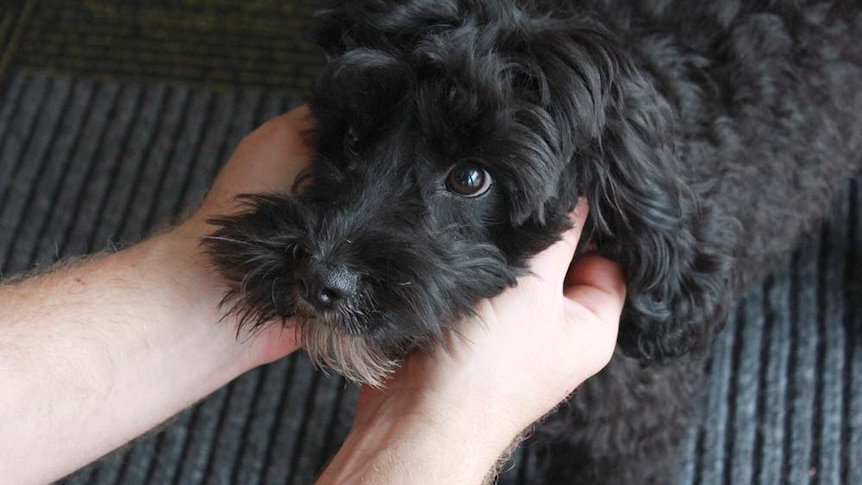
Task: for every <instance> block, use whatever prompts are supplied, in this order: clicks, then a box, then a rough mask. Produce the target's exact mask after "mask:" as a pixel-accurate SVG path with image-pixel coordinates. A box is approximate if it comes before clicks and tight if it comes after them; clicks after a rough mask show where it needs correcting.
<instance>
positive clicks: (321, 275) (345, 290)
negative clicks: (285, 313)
mask: <svg viewBox="0 0 862 485" xmlns="http://www.w3.org/2000/svg"><path fill="white" fill-rule="evenodd" d="M358 280H359V277H358V276H357V275H356V273H354V272H353V271H351V270H349V269H347V268H346V267H344V266H341V265H334V264H330V263H327V262H324V261H319V260H317V259H310V260H309V261H308V262H307V263H306V264H305V267H304V268H303V269H302V271H301V273H300V276H299V282H300V285H301V287H302V288H301V289H302V297H303V298H305V300H306V301H308V302H309V303H311V304H312V305H314V306H315V308H317V309H320V310H326V309H330V308H333V307H334V306H335V305H337V304H338V303H339V302H341V301H343V300H346V299H348V298H350V297H351V296H353V295H354V294H355V293H356V286H357V283H358Z"/></svg>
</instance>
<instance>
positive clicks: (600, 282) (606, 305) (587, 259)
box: [563, 254, 626, 323]
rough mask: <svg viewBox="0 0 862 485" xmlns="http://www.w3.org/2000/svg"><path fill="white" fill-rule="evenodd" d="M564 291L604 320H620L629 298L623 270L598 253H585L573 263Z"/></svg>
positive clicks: (569, 298) (572, 299)
mask: <svg viewBox="0 0 862 485" xmlns="http://www.w3.org/2000/svg"><path fill="white" fill-rule="evenodd" d="M563 293H564V295H565V297H566V298H567V299H568V300H570V301H572V302H573V303H576V304H578V305H580V306H581V307H584V308H586V309H587V310H588V311H590V312H591V313H593V314H594V315H596V316H598V317H599V319H600V320H601V321H603V322H606V323H612V322H613V323H618V322H619V319H620V315H621V314H622V311H623V305H625V300H626V283H625V275H624V273H623V269H622V267H621V266H620V265H619V264H617V263H615V262H613V261H611V260H609V259H606V258H603V257H601V256H599V255H596V254H590V255H586V256H584V257H583V258H581V259H579V260H578V261H576V262H575V264H574V265H573V266H572V268H571V270H570V271H569V274H568V275H567V277H566V286H565V288H564V290H563Z"/></svg>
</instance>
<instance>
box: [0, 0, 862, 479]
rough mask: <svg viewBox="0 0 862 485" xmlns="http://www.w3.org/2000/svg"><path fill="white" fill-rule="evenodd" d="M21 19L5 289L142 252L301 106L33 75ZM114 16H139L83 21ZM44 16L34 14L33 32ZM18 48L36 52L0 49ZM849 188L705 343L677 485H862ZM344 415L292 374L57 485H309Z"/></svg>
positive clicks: (5, 203)
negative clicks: (25, 274) (255, 136)
mask: <svg viewBox="0 0 862 485" xmlns="http://www.w3.org/2000/svg"><path fill="white" fill-rule="evenodd" d="M32 3H33V2H24V1H22V2H14V3H6V2H0V48H5V49H6V50H5V51H0V68H2V66H3V62H6V65H7V66H10V68H9V70H8V71H6V78H5V79H2V75H3V71H2V69H0V268H2V274H4V275H9V274H13V273H17V272H19V271H22V270H24V269H26V268H28V267H31V266H33V265H35V264H45V263H49V262H51V261H54V260H55V259H56V258H57V257H65V256H70V255H74V254H81V253H86V252H90V251H98V250H99V249H102V248H104V247H106V246H108V245H118V244H119V245H122V244H128V243H132V242H134V241H137V240H139V239H140V238H142V237H144V236H145V235H146V234H147V233H148V231H150V230H151V229H152V228H153V227H155V226H158V225H159V224H162V223H165V222H167V221H170V219H171V218H172V217H173V216H174V215H175V214H176V213H177V212H178V211H179V210H180V209H181V208H182V207H184V206H186V205H188V204H190V203H192V202H193V201H195V200H196V199H198V198H199V197H200V196H201V195H202V194H203V192H204V191H205V190H206V187H207V186H208V184H209V182H210V181H211V180H212V177H213V176H214V174H215V173H216V171H217V170H218V167H219V165H220V164H221V162H222V161H223V160H225V159H226V157H227V156H228V155H229V153H230V152H231V150H232V149H233V147H234V146H236V144H237V142H238V140H239V139H240V138H241V137H242V135H243V134H245V133H247V132H248V131H250V130H251V129H252V128H253V127H254V126H256V125H257V124H259V123H260V122H261V121H263V120H265V119H267V118H269V117H272V116H274V115H275V114H277V113H280V112H282V111H284V110H285V109H287V107H288V106H290V105H292V104H295V103H296V102H297V101H296V100H293V99H290V98H288V97H286V96H285V95H284V93H285V92H290V90H289V89H286V90H283V89H277V90H273V89H270V88H271V86H269V85H267V84H265V83H263V82H257V81H255V82H250V83H248V85H247V86H251V87H250V88H249V87H242V86H246V84H244V83H243V82H242V80H241V79H240V78H239V77H234V78H231V77H229V76H227V75H226V77H225V79H226V80H223V81H220V82H218V83H217V84H218V85H219V89H217V90H214V89H212V88H207V87H204V85H205V84H207V82H206V81H207V80H206V78H205V77H203V78H195V79H191V78H189V79H185V78H182V77H165V81H166V82H167V84H166V83H165V82H160V81H156V80H155V79H159V76H158V75H156V74H141V76H143V77H145V78H146V79H148V80H147V81H133V80H130V79H131V76H132V75H133V73H125V74H123V73H119V74H117V75H116V76H114V75H113V74H112V72H111V70H110V69H105V70H101V71H92V72H91V71H86V72H85V70H76V69H72V68H71V67H68V66H67V67H66V68H64V67H63V66H59V67H58V65H56V64H54V65H51V66H48V65H47V64H48V63H47V61H46V60H45V59H42V61H40V62H35V61H34V60H33V59H36V58H35V57H32V58H28V57H27V56H25V55H24V53H29V54H28V55H30V54H32V53H33V52H36V51H38V49H42V48H44V49H47V47H45V46H40V45H37V44H38V43H37V41H36V40H34V39H36V37H34V36H33V35H32V34H30V32H31V31H29V30H27V29H20V28H19V29H18V30H17V31H18V32H22V35H19V36H18V37H17V40H16V34H15V32H16V26H18V25H20V24H19V23H16V19H18V18H20V15H21V12H22V11H24V10H26V9H24V7H25V6H26V5H25V4H32ZM44 3H51V4H56V5H59V7H56V8H55V10H53V11H60V10H62V9H61V8H60V7H63V8H65V9H66V10H69V9H71V8H72V6H73V4H74V3H73V2H69V3H65V2H44ZM115 3H116V4H117V5H122V4H135V2H82V3H81V4H82V5H96V6H105V5H113V4H115ZM151 3H152V4H161V5H164V4H166V3H168V2H151ZM179 3H182V4H194V3H195V2H192V1H187V2H179ZM223 3H224V4H225V5H228V4H229V3H230V2H223ZM255 3H256V2H247V5H249V7H248V8H251V6H252V5H253V4H255ZM263 3H266V2H261V4H263ZM287 3H289V2H287ZM299 3H301V2H299ZM31 6H32V5H31ZM51 8H54V7H51ZM51 8H47V7H43V8H32V10H31V11H30V14H29V15H30V20H29V22H30V23H29V24H28V25H29V26H30V27H32V26H33V25H36V24H35V23H34V22H36V21H37V20H38V19H39V18H40V15H47V13H50V12H51V11H52V10H51ZM225 8H227V7H225ZM261 8H263V7H261ZM91 10H93V9H92V8H91ZM84 11H86V9H84ZM9 12H13V13H12V14H10V13H9ZM46 12H47V13H46ZM99 12H101V13H102V14H104V11H99ZM25 13H26V12H25ZM117 16H118V18H119V17H121V13H117ZM135 18H140V17H135ZM10 19H12V20H10ZM80 29H81V30H85V29H83V28H82V27H81V28H80ZM36 32H38V31H36ZM24 33H26V35H23V34H24ZM58 35H59V34H58ZM28 42H29V43H34V42H36V44H32V45H30V47H27V49H30V50H27V49H24V47H21V48H20V49H18V50H17V52H15V49H12V48H8V47H4V46H9V45H13V46H24V45H25V44H27V43H28ZM46 42H47V41H46ZM193 43H194V42H193ZM46 45H47V44H46ZM12 54H14V55H15V57H14V58H13V57H12ZM33 55H35V54H33ZM142 55H143V54H142ZM46 59H47V58H46ZM153 59H156V60H158V59H161V58H158V56H156V57H153ZM43 61H44V62H43ZM70 62H71V61H70ZM141 62H142V64H148V63H147V62H146V59H145V60H144V61H141ZM159 62H161V61H159ZM154 63H155V61H154ZM132 64H134V62H131V61H130V62H129V65H132ZM150 64H152V63H150ZM92 65H94V66H97V67H98V63H97V62H95V61H93V63H92ZM88 69H89V68H88ZM140 69H141V70H142V71H141V72H143V70H144V68H140ZM61 72H69V73H71V74H61ZM237 72H238V71H237ZM94 78H97V79H94ZM180 81H183V83H181V82H180ZM860 183H862V180H857V181H856V182H855V183H848V185H847V187H846V189H845V190H844V191H843V192H842V193H841V195H840V196H839V197H837V198H836V200H835V205H834V210H833V220H832V222H831V223H829V224H828V225H826V226H825V227H824V228H823V229H822V231H820V232H818V233H816V234H813V235H811V236H810V237H809V238H807V239H806V241H804V243H803V244H802V245H801V248H800V250H799V251H798V252H797V253H796V254H795V255H794V256H793V258H792V260H791V261H789V262H788V264H787V265H786V267H784V268H782V269H781V270H780V271H779V272H778V273H777V274H776V276H774V277H773V278H771V279H770V280H769V281H768V282H766V283H764V284H762V285H757V286H755V287H754V288H752V290H751V293H750V295H749V297H748V299H747V300H746V301H745V302H743V303H741V304H740V306H739V308H738V311H737V312H735V314H734V316H733V318H732V319H731V321H730V323H729V326H728V329H727V331H726V332H725V333H724V334H723V335H722V337H721V338H720V340H719V341H718V342H717V343H716V346H715V355H714V358H713V359H712V361H711V362H710V364H709V368H708V376H707V379H706V385H707V386H708V390H709V392H708V398H707V400H706V402H705V404H704V405H705V406H706V409H707V412H706V413H705V416H706V417H705V420H704V423H703V425H702V427H701V428H700V429H698V430H695V432H694V433H693V435H692V439H691V443H690V446H689V448H688V450H687V453H686V455H685V456H684V460H685V462H686V465H685V473H684V476H683V477H682V479H681V480H680V481H679V483H680V484H681V485H689V484H691V485H694V484H698V485H747V484H759V485H775V484H792V485H796V484H823V485H855V484H860V483H862V312H860V311H859V306H858V304H859V293H858V292H859V286H858V284H859V282H860V280H862V191H860ZM847 288H855V289H856V291H857V293H856V294H855V295H853V294H850V293H848V292H847V291H846V290H847ZM854 300H855V301H856V303H857V306H856V307H855V310H854V307H853V306H852V301H854ZM355 398H356V389H355V388H353V387H349V386H346V385H345V384H344V382H343V381H342V380H341V379H338V378H334V377H326V376H324V375H322V374H321V373H319V372H314V370H313V369H312V368H311V366H310V364H309V363H308V361H307V360H306V359H305V358H304V357H302V356H296V357H292V358H290V359H287V360H284V361H281V362H278V363H275V364H272V365H270V366H267V367H265V368H262V369H258V370H256V371H253V372H251V373H249V374H247V375H245V376H243V377H242V378H240V379H238V380H237V381H235V382H234V383H233V384H231V385H230V386H228V387H226V388H224V389H221V390H220V391H218V392H216V393H215V394H214V395H212V396H211V397H210V398H208V399H207V400H205V401H203V402H202V403H200V404H199V405H197V406H195V407H194V408H192V409H190V410H188V411H186V412H184V413H182V414H181V415H180V416H179V417H178V418H176V420H174V421H173V422H172V423H170V424H169V425H167V426H166V427H165V428H164V430H163V431H161V432H159V433H154V434H151V435H149V436H146V437H144V438H142V439H140V440H138V441H136V442H135V443H133V444H132V445H130V446H129V447H126V448H124V449H122V450H120V451H118V452H115V453H114V454H112V455H110V456H108V457H107V458H105V459H104V460H102V461H101V462H99V463H97V464H95V465H92V466H90V467H88V468H86V469H84V470H82V471H80V472H78V473H76V474H74V475H73V476H71V477H69V478H67V479H66V480H64V481H63V483H68V484H94V485H95V484H98V485H108V484H119V485H131V484H153V485H161V484H177V485H187V484H188V485H192V484H288V483H290V484H307V483H311V481H312V480H313V476H314V475H315V473H316V472H317V471H318V470H319V469H320V467H321V466H322V464H323V463H324V461H325V460H326V459H327V457H329V456H330V455H331V454H332V453H333V452H334V450H335V449H337V447H338V445H339V444H340V441H341V439H342V438H343V436H344V434H345V432H346V430H347V428H348V426H349V423H350V419H351V417H352V407H353V403H354V401H355ZM2 419H11V417H8V416H7V417H4V418H2ZM533 449H535V445H534V444H531V443H527V444H526V445H525V446H524V447H523V449H522V451H521V452H519V453H518V455H517V456H516V460H515V462H514V464H513V465H512V467H511V469H510V470H509V471H508V472H507V473H506V474H504V476H503V479H502V480H501V482H502V483H504V484H516V483H531V484H532V483H541V482H540V481H539V480H538V479H537V477H535V476H534V475H535V472H534V463H533V458H532V457H533V455H532V450H533ZM4 483H5V482H3V478H2V477H0V484H4ZM552 485H556V484H552ZM633 485H636V484H633Z"/></svg>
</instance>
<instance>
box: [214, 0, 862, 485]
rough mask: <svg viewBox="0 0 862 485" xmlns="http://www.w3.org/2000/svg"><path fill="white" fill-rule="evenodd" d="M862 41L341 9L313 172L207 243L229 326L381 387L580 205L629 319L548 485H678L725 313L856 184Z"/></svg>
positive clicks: (822, 25) (857, 28) (724, 6)
mask: <svg viewBox="0 0 862 485" xmlns="http://www.w3.org/2000/svg"><path fill="white" fill-rule="evenodd" d="M860 34H862V7H860V6H858V3H857V2H841V1H837V0H836V1H832V2H830V1H801V0H800V1H790V0H788V1H780V0H779V1H770V2H738V1H731V0H722V1H713V2H701V1H697V0H689V1H683V0H678V1H675V0H653V1H635V0H593V1H588V0H585V1H574V0H573V1H539V0H536V1H502V0H464V1H455V0H436V1H430V0H402V1H394V0H365V1H355V0H351V1H344V2H340V3H339V4H338V5H337V6H335V7H333V8H331V9H329V10H326V11H324V12H323V13H322V15H321V16H320V28H319V42H320V45H321V46H322V48H323V49H324V50H325V52H326V53H327V55H328V63H327V65H326V67H325V69H324V71H323V73H322V75H321V76H320V78H319V80H318V82H317V84H316V86H315V88H314V90H313V92H312V93H311V96H310V99H309V104H310V106H311V109H312V111H313V113H314V115H315V117H316V118H317V122H318V127H317V129H316V131H315V132H314V133H312V134H310V135H311V140H310V142H311V143H313V146H314V147H315V148H316V150H317V156H316V159H315V163H314V166H313V168H312V169H311V171H310V172H309V174H308V175H307V177H304V178H302V179H300V181H299V182H298V184H297V186H296V188H295V191H294V193H293V194H291V195H253V196H248V197H247V198H246V200H247V202H248V204H249V206H248V211H247V212H245V213H243V214H240V215H238V216H234V217H228V218H223V219H219V220H217V221H216V222H217V224H218V225H220V226H221V229H220V230H219V231H218V232H216V233H215V234H214V235H213V236H212V237H210V238H208V239H206V244H207V245H208V247H209V251H210V253H211V255H212V258H213V259H214V261H215V262H216V264H217V265H218V267H219V268H220V269H221V270H222V272H223V274H224V276H225V277H226V278H227V279H228V280H229V281H231V282H232V283H233V290H232V291H231V293H230V294H229V295H227V297H226V302H228V303H229V304H230V305H231V306H232V309H233V311H234V312H236V313H237V314H239V315H240V316H241V317H242V321H243V323H244V324H246V325H248V326H251V327H256V326H260V325H264V324H267V323H270V322H279V321H284V319H286V318H288V317H290V318H291V319H292V320H291V321H296V322H297V323H298V325H300V327H301V329H302V336H303V341H304V343H305V346H306V349H307V350H308V352H309V354H310V355H311V358H312V359H313V360H315V361H316V362H317V363H319V364H323V365H326V366H329V367H332V368H334V369H336V370H338V371H339V372H341V373H343V374H344V375H346V376H347V377H349V378H351V379H354V380H359V381H365V382H369V383H378V382H379V381H380V378H381V377H383V376H385V375H386V374H387V373H388V372H390V371H391V370H392V369H393V368H394V367H395V366H396V365H397V362H398V359H399V358H400V357H402V356H403V355H405V354H406V353H407V352H410V351H411V350H414V349H416V348H418V347H424V346H428V345H430V344H431V343H433V342H434V341H435V340H436V339H438V338H439V337H440V336H441V335H442V334H443V332H444V330H445V329H446V328H447V327H448V326H449V325H450V324H451V323H452V322H454V321H455V320H457V319H458V318H459V317H461V316H464V315H465V314H469V313H470V312H471V309H472V308H473V306H474V304H475V303H476V302H477V301H478V300H480V299H482V298H487V297H491V296H494V295H496V294H498V293H500V292H501V291H503V290H504V289H505V288H506V287H508V286H510V285H513V284H515V278H516V277H517V276H519V275H521V274H523V273H524V272H525V267H526V264H527V262H528V261H529V258H530V257H531V256H533V255H534V254H536V253H537V252H538V251H540V250H542V249H543V248H545V247H547V246H548V245H550V244H551V243H553V242H554V241H555V240H557V239H558V238H559V235H560V233H561V232H562V231H564V230H565V229H566V228H567V227H568V224H569V222H568V218H567V214H568V213H569V212H570V211H571V210H572V209H573V208H574V206H575V204H576V202H577V200H578V197H585V198H586V199H587V200H588V201H589V204H590V209H591V212H590V219H589V221H588V227H587V228H586V230H585V233H584V234H585V235H586V236H585V240H584V242H589V243H594V244H596V245H597V247H598V248H599V250H600V251H601V252H602V253H603V254H604V255H606V256H608V257H610V258H612V259H615V260H617V261H619V262H621V263H622V264H623V266H624V267H625V270H626V278H627V283H628V301H627V305H626V308H625V311H624V315H623V322H622V327H621V333H620V339H619V352H618V355H617V357H616V358H615V359H614V361H613V362H612V364H611V365H610V367H609V368H608V369H607V370H606V371H604V372H603V373H602V374H600V375H599V376H598V377H596V378H595V379H593V380H591V381H589V382H588V383H587V384H585V385H584V386H582V388H581V389H580V390H579V392H577V393H576V394H575V396H574V397H573V399H572V400H571V402H570V403H569V404H568V406H567V408H566V409H565V410H563V411H561V412H560V413H558V415H556V416H554V417H552V418H550V419H549V420H548V421H547V422H546V423H545V424H544V425H543V426H542V428H541V429H540V430H539V433H540V434H542V435H543V434H544V433H548V434H549V435H550V436H549V438H551V441H553V442H554V443H555V444H554V446H553V447H552V448H550V451H549V452H548V454H547V457H548V460H547V463H546V465H547V466H548V468H549V470H551V471H552V473H553V474H554V475H552V476H549V481H550V483H591V484H626V485H631V484H668V483H671V482H673V473H674V468H675V462H676V457H675V454H674V452H673V449H674V448H675V447H676V446H677V445H678V443H679V441H680V440H681V437H682V436H683V435H684V433H685V431H686V429H687V426H688V425H689V423H690V422H691V421H692V419H693V416H694V414H693V408H694V407H695V405H696V402H697V398H696V397H697V391H696V390H697V381H698V379H699V377H700V367H701V365H700V362H701V359H702V356H703V355H704V352H702V350H704V349H705V348H707V347H708V346H709V344H710V343H711V340H712V337H713V335H714V334H715V332H716V331H717V330H718V329H719V328H720V327H721V324H722V323H723V320H724V313H725V311H726V310H727V309H728V306H729V305H730V302H731V300H732V297H734V296H736V295H738V294H739V292H740V291H741V289H742V288H743V287H744V285H745V283H747V282H748V281H750V280H751V279H753V278H759V277H762V276H763V275H764V274H765V273H766V272H767V271H768V269H769V268H770V267H771V266H772V265H773V264H774V263H775V262H776V261H779V260H780V259H781V258H782V257H783V256H785V255H786V254H787V253H788V252H789V251H791V250H792V248H793V245H794V243H795V241H796V240H797V238H798V236H799V235H800V234H801V233H802V232H803V231H805V230H806V229H807V228H809V227H810V226H811V225H812V224H813V223H815V222H816V221H817V220H818V219H819V218H820V217H821V216H822V215H823V214H824V213H825V211H826V208H827V206H828V201H829V199H830V197H831V195H832V193H833V191H834V189H835V188H836V187H838V185H839V184H840V182H841V181H842V180H843V179H844V178H846V177H848V176H850V175H851V174H853V173H854V172H856V171H857V170H858V169H859V167H860V164H862V123H859V121H858V119H857V118H858V113H860V112H862V89H860V88H859V83H860V81H862V42H859V40H858V39H859V38H860V37H859V35H860Z"/></svg>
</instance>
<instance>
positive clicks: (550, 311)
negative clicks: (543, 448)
mask: <svg viewBox="0 0 862 485" xmlns="http://www.w3.org/2000/svg"><path fill="white" fill-rule="evenodd" d="M578 207H579V209H578V210H577V211H576V212H575V214H574V216H573V222H574V228H573V229H572V230H570V231H568V232H567V233H566V234H564V235H563V239H562V240H561V241H560V242H558V243H556V244H555V245H553V246H551V247H550V248H548V249H547V250H545V251H544V252H542V253H541V254H539V255H538V256H536V258H534V260H533V261H532V264H531V268H532V274H531V275H529V276H525V277H522V278H520V279H519V282H518V286H517V287H516V288H512V289H509V290H507V291H506V292H504V293H503V294H501V295H499V296H498V297H496V298H493V299H490V300H487V301H484V302H482V303H481V304H480V306H479V307H478V308H477V315H476V316H475V317H473V318H469V319H467V320H466V321H464V322H461V324H460V325H459V326H458V327H457V331H455V332H451V333H450V334H449V335H448V337H447V338H446V342H445V346H444V348H439V349H437V350H436V351H435V352H433V353H430V354H429V353H425V352H416V353H414V354H412V355H410V356H409V357H407V358H406V360H405V361H404V362H403V364H402V366H401V367H400V368H399V370H398V371H396V373H395V374H394V375H393V376H392V377H391V379H390V380H389V381H387V382H386V384H385V386H384V387H383V388H380V389H375V388H371V387H365V388H363V390H362V392H361V394H360V398H359V403H358V406H357V414H356V418H355V421H354V425H353V429H352V431H351V433H350V435H349V436H348V440H347V442H346V443H345V445H344V446H343V447H342V450H341V451H339V455H338V456H336V458H335V460H334V461H333V463H332V465H331V466H330V467H329V468H328V469H327V471H326V473H325V474H324V475H323V477H322V479H321V481H320V482H319V483H322V484H323V483H348V482H345V481H344V480H346V479H347V477H352V479H353V480H354V481H355V482H356V483H360V482H361V480H358V479H357V478H356V477H366V478H373V479H374V480H379V479H382V478H384V479H383V480H382V481H379V482H378V481H375V483H438V482H439V480H444V481H446V483H476V480H477V479H481V478H482V477H483V476H484V473H487V472H488V470H489V469H492V468H493V465H494V463H495V461H496V460H497V458H498V457H499V456H500V454H502V453H504V452H505V450H506V449H507V448H508V447H509V446H510V444H511V442H512V440H514V439H515V438H516V437H517V436H519V435H520V434H521V433H522V431H523V430H524V429H525V428H527V427H528V426H529V425H530V424H532V423H533V422H535V421H536V420H538V419H539V418H541V417H542V416H543V415H545V414H546V413H547V412H548V411H550V410H551V409H553V408H554V407H555V406H556V405H557V404H559V402H560V401H562V400H563V399H565V397H566V396H568V395H569V394H571V392H572V391H573V390H574V389H575V388H576V387H577V386H579V385H580V384H581V383H583V382H584V381H585V380H586V379H588V378H589V377H591V376H592V375H594V374H595V373H597V372H598V371H599V370H601V369H602V368H603V367H604V366H605V365H606V364H607V363H608V362H609V360H610V358H611V356H612V354H613V350H614V347H615V344H616V336H617V330H618V325H619V318H620V314H621V312H622V307H623V303H624V301H625V281H624V278H623V273H622V270H621V268H620V267H619V266H618V265H617V264H615V263H613V262H611V261H608V260H606V259H604V258H601V257H599V256H597V255H587V256H584V257H582V258H580V259H579V260H578V261H576V262H575V263H574V264H573V265H572V266H571V267H570V266H569V264H570V262H571V260H572V257H573V255H574V252H575V248H576V247H577V243H578V240H579V238H580V232H581V229H582V228H583V226H584V221H585V220H586V216H587V212H588V209H587V207H586V203H585V202H581V203H580V204H579V206H578ZM441 448H445V449H444V450H443V451H441ZM466 457H469V458H466ZM435 460H437V461H436V462H435ZM417 470H421V471H417ZM417 473H418V475H417ZM456 475H457V476H460V477H462V478H463V480H459V481H455V480H454V479H453V477H454V476H456ZM385 477H388V478H389V479H391V480H388V481H387V479H385ZM440 483H442V482H440Z"/></svg>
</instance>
